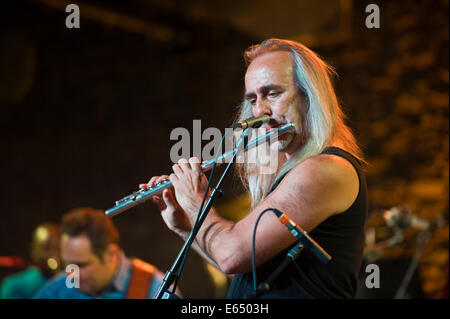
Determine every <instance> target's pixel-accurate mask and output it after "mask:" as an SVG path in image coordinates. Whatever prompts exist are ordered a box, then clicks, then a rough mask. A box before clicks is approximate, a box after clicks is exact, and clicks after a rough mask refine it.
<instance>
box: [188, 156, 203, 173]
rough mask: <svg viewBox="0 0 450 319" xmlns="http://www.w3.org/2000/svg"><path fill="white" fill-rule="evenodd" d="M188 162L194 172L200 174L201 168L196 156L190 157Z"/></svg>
mask: <svg viewBox="0 0 450 319" xmlns="http://www.w3.org/2000/svg"><path fill="white" fill-rule="evenodd" d="M189 164H190V165H191V168H192V170H193V171H194V172H196V173H199V174H201V173H202V168H201V167H200V160H199V159H198V157H191V158H190V159H189Z"/></svg>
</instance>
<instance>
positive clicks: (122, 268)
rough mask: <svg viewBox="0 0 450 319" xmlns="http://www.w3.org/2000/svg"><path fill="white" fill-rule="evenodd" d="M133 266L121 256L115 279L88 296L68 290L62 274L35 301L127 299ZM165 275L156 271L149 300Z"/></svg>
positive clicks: (78, 291)
mask: <svg viewBox="0 0 450 319" xmlns="http://www.w3.org/2000/svg"><path fill="white" fill-rule="evenodd" d="M132 269H133V264H132V262H131V260H130V259H128V258H127V257H126V256H125V255H124V254H121V257H120V262H119V267H118V269H117V271H116V274H115V275H114V279H113V280H112V281H111V283H110V284H109V285H108V286H106V287H105V288H104V289H103V290H102V291H101V292H100V293H98V294H95V295H88V294H85V293H83V292H81V291H80V290H79V289H77V288H68V287H67V285H66V278H67V276H66V273H60V274H58V275H56V276H55V277H53V278H52V279H50V280H49V281H48V282H47V283H46V284H45V286H44V287H42V289H41V290H40V291H39V292H38V293H37V294H36V295H35V296H34V297H33V298H35V299H125V296H126V293H127V288H128V284H129V282H130V279H131V272H132ZM162 278H163V274H162V273H161V272H160V271H158V270H157V271H156V272H155V274H154V275H153V278H152V282H151V284H150V289H149V291H148V299H152V298H153V297H154V295H155V294H156V292H157V290H158V288H159V286H160V285H161V282H162Z"/></svg>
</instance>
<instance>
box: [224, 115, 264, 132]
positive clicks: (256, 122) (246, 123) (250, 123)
mask: <svg viewBox="0 0 450 319" xmlns="http://www.w3.org/2000/svg"><path fill="white" fill-rule="evenodd" d="M269 121H270V116H269V115H267V114H264V115H263V116H258V117H250V118H248V119H246V120H243V121H241V122H237V123H234V124H233V125H232V126H231V128H241V129H243V130H245V129H246V128H249V127H251V128H258V127H260V126H261V125H263V124H264V123H267V122H269Z"/></svg>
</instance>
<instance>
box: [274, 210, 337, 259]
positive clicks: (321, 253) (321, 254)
mask: <svg viewBox="0 0 450 319" xmlns="http://www.w3.org/2000/svg"><path fill="white" fill-rule="evenodd" d="M273 212H274V213H275V215H276V216H277V217H278V219H279V220H280V222H282V223H283V224H284V225H285V226H286V228H287V229H288V230H289V231H290V232H291V234H292V235H294V236H295V237H297V238H298V240H299V241H300V242H301V243H302V244H303V245H305V246H306V247H309V248H311V252H312V253H313V254H314V255H315V256H316V257H317V258H318V259H319V260H320V261H321V262H322V263H324V264H326V263H328V262H329V261H330V260H331V256H330V255H329V254H328V253H327V252H326V251H325V250H324V249H323V248H322V247H320V245H319V244H318V243H316V242H315V241H314V239H312V238H311V237H309V235H308V233H307V232H306V231H304V230H303V229H302V228H301V227H300V226H298V225H297V224H296V223H295V222H294V221H293V220H292V219H291V218H290V217H289V216H288V215H286V214H285V213H282V212H280V211H279V210H278V209H276V208H273Z"/></svg>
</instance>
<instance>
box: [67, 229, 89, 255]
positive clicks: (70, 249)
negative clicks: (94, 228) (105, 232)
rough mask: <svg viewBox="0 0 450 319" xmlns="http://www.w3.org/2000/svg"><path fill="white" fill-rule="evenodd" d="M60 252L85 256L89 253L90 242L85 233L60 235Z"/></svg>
mask: <svg viewBox="0 0 450 319" xmlns="http://www.w3.org/2000/svg"><path fill="white" fill-rule="evenodd" d="M61 252H62V253H63V254H64V255H76V256H87V255H90V254H91V243H90V241H89V238H88V237H87V236H86V235H79V236H76V237H70V236H68V235H66V234H63V235H62V236H61Z"/></svg>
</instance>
